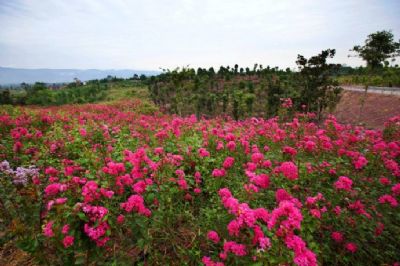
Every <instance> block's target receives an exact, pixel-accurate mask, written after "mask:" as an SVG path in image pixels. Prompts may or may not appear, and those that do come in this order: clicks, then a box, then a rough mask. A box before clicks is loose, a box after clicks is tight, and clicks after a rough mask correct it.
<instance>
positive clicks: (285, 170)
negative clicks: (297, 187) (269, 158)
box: [275, 162, 299, 180]
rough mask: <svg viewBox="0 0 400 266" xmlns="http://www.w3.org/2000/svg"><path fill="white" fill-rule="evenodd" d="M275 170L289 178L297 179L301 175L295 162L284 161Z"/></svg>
mask: <svg viewBox="0 0 400 266" xmlns="http://www.w3.org/2000/svg"><path fill="white" fill-rule="evenodd" d="M275 170H276V171H277V172H280V173H282V174H283V175H284V176H285V177H286V178H287V179H289V180H296V179H297V178H298V177H299V173H298V169H297V166H296V165H295V164H294V163H293V162H283V163H282V164H281V165H280V166H278V167H277V168H275Z"/></svg>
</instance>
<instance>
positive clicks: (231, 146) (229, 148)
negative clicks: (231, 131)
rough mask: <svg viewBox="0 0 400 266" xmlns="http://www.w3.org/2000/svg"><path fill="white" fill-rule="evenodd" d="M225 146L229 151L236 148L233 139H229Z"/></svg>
mask: <svg viewBox="0 0 400 266" xmlns="http://www.w3.org/2000/svg"><path fill="white" fill-rule="evenodd" d="M226 147H227V148H228V150H230V151H232V152H233V151H235V149H236V143H235V142H234V141H229V142H228V143H227V144H226Z"/></svg>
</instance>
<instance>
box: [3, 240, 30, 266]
mask: <svg viewBox="0 0 400 266" xmlns="http://www.w3.org/2000/svg"><path fill="white" fill-rule="evenodd" d="M0 265H2V266H37V264H36V263H35V262H34V260H33V258H32V257H31V256H30V255H29V254H28V253H26V252H24V251H22V250H20V249H18V248H17V247H16V246H15V245H14V244H13V243H12V242H9V243H7V244H5V245H4V246H2V247H0Z"/></svg>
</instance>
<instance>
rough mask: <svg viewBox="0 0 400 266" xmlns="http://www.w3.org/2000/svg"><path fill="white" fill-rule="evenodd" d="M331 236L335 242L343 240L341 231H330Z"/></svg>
mask: <svg viewBox="0 0 400 266" xmlns="http://www.w3.org/2000/svg"><path fill="white" fill-rule="evenodd" d="M331 237H332V239H333V240H335V242H336V243H340V242H342V241H343V234H342V233H341V232H332V234H331Z"/></svg>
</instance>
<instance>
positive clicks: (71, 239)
mask: <svg viewBox="0 0 400 266" xmlns="http://www.w3.org/2000/svg"><path fill="white" fill-rule="evenodd" d="M73 244H74V237H73V236H66V237H64V239H63V245H64V247H65V248H68V247H70V246H72V245H73Z"/></svg>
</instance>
